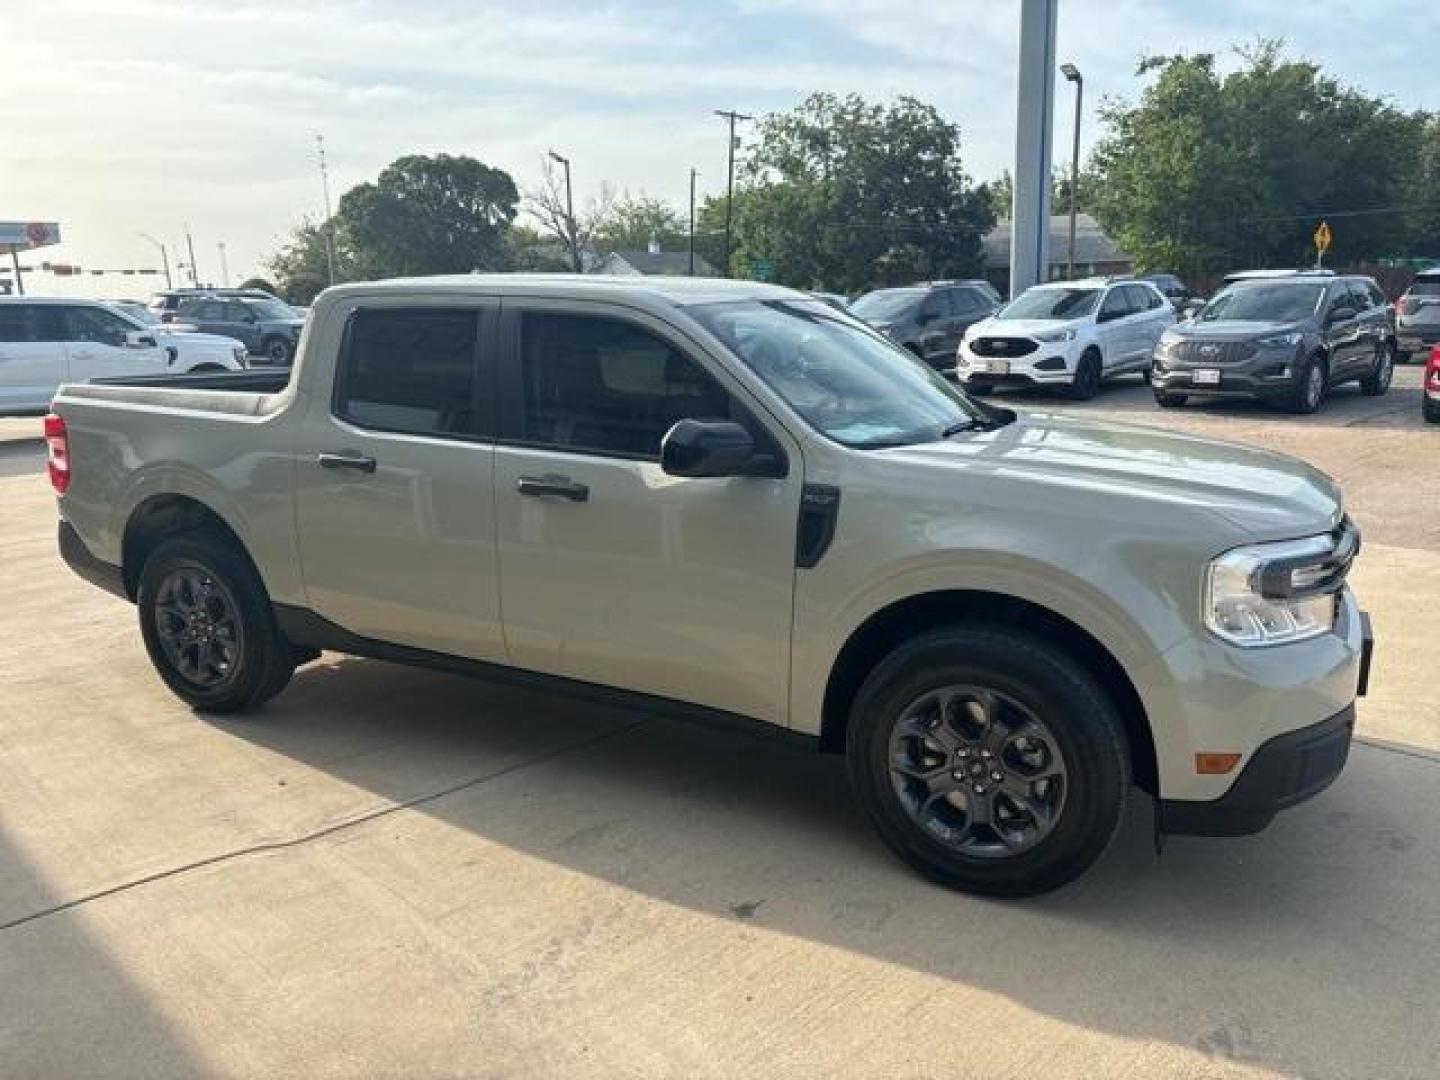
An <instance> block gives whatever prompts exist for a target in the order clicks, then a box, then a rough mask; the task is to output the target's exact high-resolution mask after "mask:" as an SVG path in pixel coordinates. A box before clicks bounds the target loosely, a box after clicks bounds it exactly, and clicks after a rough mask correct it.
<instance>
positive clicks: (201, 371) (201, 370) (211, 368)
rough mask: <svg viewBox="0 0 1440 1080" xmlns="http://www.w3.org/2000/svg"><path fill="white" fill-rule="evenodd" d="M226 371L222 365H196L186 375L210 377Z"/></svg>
mask: <svg viewBox="0 0 1440 1080" xmlns="http://www.w3.org/2000/svg"><path fill="white" fill-rule="evenodd" d="M224 370H226V369H225V367H224V366H223V365H221V364H196V365H195V366H194V367H192V368H191V369H190V370H189V371H187V372H186V373H185V374H186V375H210V374H213V373H214V372H217V371H224Z"/></svg>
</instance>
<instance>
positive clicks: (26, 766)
mask: <svg viewBox="0 0 1440 1080" xmlns="http://www.w3.org/2000/svg"><path fill="white" fill-rule="evenodd" d="M1418 385H1419V372H1418V369H1417V368H1414V367H1409V368H1403V369H1401V370H1400V371H1399V372H1397V376H1396V383H1395V388H1394V389H1393V390H1392V391H1391V392H1390V393H1389V394H1388V395H1385V396H1384V397H1380V398H1365V397H1362V396H1361V395H1360V394H1359V393H1358V392H1357V391H1356V390H1355V389H1354V388H1353V387H1347V388H1345V389H1343V390H1341V391H1339V392H1337V394H1336V395H1335V399H1334V400H1333V401H1331V402H1330V403H1329V404H1328V405H1327V406H1326V407H1325V408H1324V409H1322V411H1321V412H1320V413H1318V414H1316V415H1313V416H1308V417H1294V416H1286V415H1281V414H1278V413H1275V412H1273V411H1270V410H1267V409H1264V408H1262V407H1259V406H1254V405H1248V404H1233V405H1231V404H1226V405H1199V406H1192V407H1190V408H1187V409H1184V410H1181V411H1178V412H1166V413H1161V412H1160V410H1159V409H1157V408H1156V407H1155V405H1154V403H1153V400H1152V398H1151V395H1150V393H1149V391H1148V390H1147V389H1145V388H1144V387H1143V386H1140V385H1139V384H1138V383H1137V382H1135V381H1134V380H1126V381H1125V382H1123V383H1119V384H1116V385H1115V386H1113V387H1109V388H1107V389H1106V390H1105V392H1103V393H1102V394H1101V395H1100V396H1099V397H1098V398H1097V399H1095V400H1094V401H1091V402H1087V403H1085V404H1083V405H1077V404H1072V403H1068V402H1064V401H1061V400H1059V399H1051V398H1047V397H1043V396H1039V395H1007V396H1001V397H997V398H996V399H994V400H996V401H998V402H1001V403H1005V404H1011V403H1014V404H1019V405H1021V406H1022V407H1029V408H1051V407H1054V408H1058V409H1064V410H1075V411H1083V412H1085V413H1087V414H1091V413H1093V414H1099V415H1104V416H1107V417H1110V418H1116V419H1130V420H1136V421H1140V422H1146V423H1155V424H1162V425H1165V426H1172V427H1180V428H1184V429H1186V430H1193V431H1195V432H1197V433H1202V434H1206V435H1211V436H1218V437H1226V438H1234V439H1238V440H1241V441H1248V442H1253V443H1258V444H1262V445H1266V446H1269V447H1273V448H1277V449H1281V450H1285V451H1287V452H1290V453H1294V454H1297V455H1299V456H1302V457H1305V458H1307V459H1308V460H1310V461H1313V462H1314V463H1315V464H1317V465H1319V466H1320V467H1322V468H1324V469H1326V470H1327V471H1329V472H1330V473H1332V474H1333V475H1335V476H1336V477H1337V478H1339V479H1340V480H1341V482H1342V483H1343V484H1344V486H1345V488H1346V492H1347V500H1348V505H1349V508H1350V510H1351V513H1352V514H1353V516H1354V517H1355V518H1356V520H1357V521H1358V522H1359V524H1360V526H1361V527H1362V529H1363V530H1364V531H1365V536H1366V551H1365V553H1364V555H1363V556H1362V558H1361V560H1360V564H1359V567H1358V569H1357V571H1356V587H1357V590H1358V591H1359V592H1360V595H1361V598H1362V600H1363V602H1364V604H1365V606H1366V607H1367V608H1369V610H1370V611H1371V613H1372V615H1373V617H1374V621H1375V627H1376V634H1377V638H1378V654H1377V660H1376V667H1375V671H1374V675H1373V683H1372V693H1371V696H1370V697H1369V698H1368V699H1366V700H1365V701H1364V702H1363V703H1362V705H1361V707H1360V713H1359V716H1360V719H1359V724H1360V728H1359V730H1360V735H1361V740H1362V741H1361V742H1360V743H1359V744H1357V746H1356V747H1355V749H1354V751H1353V754H1352V758H1351V762H1350V765H1349V767H1348V768H1347V770H1346V772H1345V773H1344V774H1343V775H1342V777H1341V778H1340V780H1339V781H1338V782H1337V783H1336V785H1335V786H1334V787H1333V788H1332V789H1331V790H1330V791H1328V792H1327V793H1325V794H1324V795H1322V796H1320V797H1319V798H1317V799H1316V800H1314V801H1313V802H1311V803H1309V804H1306V805H1304V806H1302V807H1300V808H1298V809H1296V810H1293V811H1290V812H1287V813H1286V814H1284V815H1282V816H1281V817H1280V818H1279V819H1277V821H1276V823H1275V824H1274V825H1273V826H1272V827H1271V829H1270V830H1269V831H1267V832H1266V833H1264V834H1262V835H1260V836H1257V837H1253V838H1247V839H1242V840H1228V841H1225V840H1217V841H1206V840H1189V839H1186V840H1174V841H1171V842H1170V843H1169V844H1168V845H1167V847H1166V850H1165V852H1164V854H1163V855H1162V856H1160V857H1158V858H1157V857H1156V855H1155V854H1154V850H1153V844H1152V838H1151V835H1150V815H1149V808H1148V806H1147V805H1144V804H1143V802H1141V801H1139V800H1137V804H1136V806H1135V807H1134V809H1133V812H1132V814H1131V816H1130V820H1129V821H1128V823H1127V827H1126V829H1125V831H1124V833H1123V835H1122V837H1121V839H1120V841H1119V843H1118V844H1117V845H1116V847H1115V849H1114V850H1112V852H1111V853H1110V854H1109V855H1108V856H1107V857H1106V859H1105V860H1104V861H1103V862H1102V864H1101V865H1100V866H1099V867H1097V869H1096V871H1095V872H1093V873H1091V874H1090V875H1088V876H1087V877H1085V878H1084V879H1082V880H1081V881H1080V882H1078V883H1077V884H1076V885H1074V886H1071V887H1070V888H1068V889H1066V890H1064V891H1062V892H1060V893H1057V894H1054V895H1051V896H1048V897H1045V898H1043V899H1041V900H1039V901H1032V902H1027V903H1020V904H998V903H993V902H984V901H978V900H974V899H971V898H968V897H964V896H960V895H957V894H952V893H947V892H945V891H943V890H940V889H937V888H935V887H933V886H930V885H928V884H926V883H924V882H922V881H920V880H918V879H916V878H915V877H913V876H912V875H911V874H909V873H908V872H907V871H905V870H904V869H903V868H902V867H900V866H899V865H898V864H897V863H895V862H894V861H893V860H892V859H891V858H889V857H888V856H887V855H886V854H885V852H884V851H883V849H882V848H881V847H880V846H879V845H878V844H877V843H876V842H875V841H874V840H872V839H871V838H870V837H869V836H868V835H866V833H865V830H864V827H863V825H862V823H861V821H860V818H859V815H858V812H857V811H856V810H855V808H854V807H853V805H852V804H851V802H850V799H849V796H848V794H847V792H846V789H845V783H844V776H843V770H842V769H841V767H840V762H839V761H838V760H837V759H820V758H813V757H808V756H804V755H801V754H798V753H794V752H791V751H788V750H784V749H780V748H777V747H773V746H771V745H769V744H767V743H764V742H761V741H758V740H755V739H751V738H747V737H745V736H740V735H731V734H723V733H717V732H713V731H710V730H706V729H700V728H692V727H687V726H683V725H679V724H675V723H672V722H669V721H665V720H661V719H658V718H654V717H648V716H646V715H643V714H638V713H629V712H621V711H616V710H605V709H601V708H597V707H595V706H593V705H588V704H587V705H577V704H576V703H574V702H571V701H568V700H565V699H560V698H553V697H544V696H540V695H537V694H532V693H526V692H521V691H518V690H513V689H505V688H497V687H493V686H488V685H485V684H481V683H475V682H470V681H465V680H461V679H458V678H452V677H449V676H444V675H438V674H433V673H428V672H422V671H414V670H405V669H400V668H394V667H390V666H386V665H383V664H380V663H376V662H371V661H360V660H348V659H343V658H338V657H331V656H327V657H326V658H325V659H324V660H323V661H321V662H319V663H317V664H314V665H311V666H310V667H308V668H306V669H305V670H303V671H302V672H301V673H300V674H299V675H298V676H297V677H296V680H295V683H294V684H293V685H292V687H291V689H290V690H289V691H288V692H287V693H286V694H285V695H283V696H282V697H281V698H279V699H277V700H276V701H275V702H274V703H273V704H272V705H271V706H269V707H268V708H266V709H265V710H264V711H263V712H262V713H260V714H258V715H257V716H256V717H255V718H253V719H251V720H246V721H240V720H225V721H216V720H207V719H203V718H198V717H196V716H194V715H192V714H190V713H189V712H187V711H186V710H185V709H184V708H182V707H181V706H180V705H179V704H178V703H177V702H176V701H175V700H174V699H173V698H172V697H171V696H170V695H169V694H168V693H167V692H166V691H165V690H164V689H163V687H162V685H161V684H160V682H159V680H158V679H157V678H155V677H154V675H153V673H152V672H151V669H150V666H149V663H148V661H147V660H146V658H145V656H144V652H143V649H142V648H141V645H140V641H139V636H138V633H136V631H135V628H134V615H133V611H132V610H131V609H130V608H128V607H127V606H125V605H123V604H120V603H118V602H116V601H114V600H112V599H111V598H109V597H107V596H105V595H104V594H102V593H100V592H98V591H96V590H94V589H92V588H90V587H89V586H87V585H85V584H84V583H83V582H80V581H79V580H78V579H76V578H75V577H74V576H73V575H71V574H70V573H69V572H68V571H67V570H66V569H65V568H64V567H63V565H62V564H61V563H60V562H59V560H58V558H57V557H56V555H55V553H54V509H53V500H52V498H51V496H50V491H49V488H48V486H47V485H46V484H45V482H44V480H43V478H41V477H40V476H39V474H38V470H39V468H40V464H41V448H40V445H39V441H38V438H37V422H36V421H33V420H25V421H0V553H3V559H0V601H3V604H4V608H3V610H4V617H3V620H0V791H3V792H4V795H3V799H0V814H3V818H0V927H3V929H0V987H4V988H5V990H4V992H3V993H0V1047H3V1048H4V1050H3V1057H0V1061H4V1063H5V1064H4V1066H3V1068H0V1072H3V1073H6V1074H10V1073H13V1074H15V1075H21V1076H29V1075H86V1074H92V1075H94V1074H100V1073H106V1074H115V1073H128V1074H132V1075H138V1074H143V1075H147V1076H161V1075H182V1074H192V1073H194V1072H196V1071H208V1072H214V1073H226V1074H233V1075H245V1074H253V1073H259V1072H266V1073H279V1072H288V1073H292V1074H296V1075H313V1076H350V1075H359V1074H365V1075H399V1074H409V1073H421V1072H424V1073H439V1074H453V1075H509V1074H515V1073H522V1072H523V1073H526V1074H532V1075H534V1074H540V1075H548V1074H559V1073H562V1072H563V1073H565V1074H567V1075H597V1076H599V1075H604V1076H614V1075H645V1076H653V1075H677V1076H681V1075H684V1076H731V1075H746V1074H754V1075H768V1074H776V1073H780V1072H782V1071H783V1072H785V1073H786V1074H794V1075H811V1074H825V1075H867V1076H875V1075H884V1076H907V1075H914V1076H928V1075H937V1074H939V1073H942V1072H943V1073H946V1074H951V1075H960V1076H965V1075H975V1074H984V1075H1042V1074H1043V1075H1049V1076H1056V1075H1060V1076H1099V1075H1136V1076H1146V1075H1182V1076H1207V1077H1208V1076H1225V1075H1247V1074H1256V1075H1272V1074H1282V1075H1283V1074H1297V1073H1298V1074H1302V1075H1306V1076H1335V1077H1342V1076H1354V1075H1362V1074H1363V1075H1368V1076H1397V1077H1402V1076H1426V1075H1434V1074H1435V1073H1436V1072H1437V1070H1440V1033H1437V1032H1436V1031H1435V1030H1434V1025H1433V1023H1432V1022H1431V1021H1430V1019H1429V1016H1430V1013H1431V1012H1433V1008H1432V1003H1433V1001H1434V999H1435V997H1436V995H1437V992H1440V974H1437V973H1436V972H1435V971H1434V970H1433V964H1432V962H1431V961H1432V958H1433V957H1434V956H1435V955H1437V953H1440V929H1437V928H1440V785H1437V781H1440V695H1437V694H1436V692H1435V690H1434V680H1433V677H1432V676H1431V673H1430V666H1431V665H1430V664H1429V658H1430V656H1431V655H1432V653H1431V650H1430V649H1429V646H1430V644H1431V643H1432V642H1433V641H1435V640H1436V639H1437V637H1440V611H1437V609H1436V605H1435V598H1436V597H1440V568H1437V566H1436V552H1437V551H1440V477H1437V473H1436V470H1435V469H1434V466H1433V460H1434V448H1435V447H1436V446H1437V442H1436V440H1437V438H1440V429H1433V428H1432V429H1428V430H1427V429H1426V427H1425V425H1424V424H1423V423H1422V422H1421V420H1420V406H1419V395H1418V389H1417V388H1418Z"/></svg>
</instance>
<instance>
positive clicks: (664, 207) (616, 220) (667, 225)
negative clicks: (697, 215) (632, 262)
mask: <svg viewBox="0 0 1440 1080" xmlns="http://www.w3.org/2000/svg"><path fill="white" fill-rule="evenodd" d="M689 229H690V223H689V221H688V220H687V219H686V218H684V217H682V216H681V215H680V211H678V210H676V209H675V208H674V207H673V206H671V205H670V204H669V203H667V202H665V200H663V199H652V198H649V197H647V196H646V195H644V194H643V193H642V194H641V195H639V196H638V197H637V196H631V195H630V193H629V192H626V193H625V194H624V195H622V196H620V197H619V198H618V199H616V200H614V201H613V202H612V203H611V204H610V206H609V208H608V209H607V211H606V213H605V216H604V217H603V218H601V219H600V220H599V221H597V222H596V223H595V227H594V230H593V233H592V235H591V238H590V240H591V243H592V244H593V245H594V248H595V252H596V254H605V253H608V252H611V251H644V250H646V249H647V248H648V247H649V246H650V241H651V240H654V241H656V242H657V243H659V245H660V247H661V249H662V250H670V251H675V250H679V249H680V248H683V247H685V246H686V245H687V244H688V243H689Z"/></svg>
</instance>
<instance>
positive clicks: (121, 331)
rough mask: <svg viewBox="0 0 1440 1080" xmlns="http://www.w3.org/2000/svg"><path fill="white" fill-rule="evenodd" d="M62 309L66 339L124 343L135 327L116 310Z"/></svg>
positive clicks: (98, 342) (115, 343)
mask: <svg viewBox="0 0 1440 1080" xmlns="http://www.w3.org/2000/svg"><path fill="white" fill-rule="evenodd" d="M62 310H63V312H64V314H63V315H62V318H63V320H64V331H65V333H64V340H66V341H89V342H94V343H95V344H97V345H124V344H125V335H126V333H127V332H129V331H131V330H134V329H135V328H134V327H133V326H131V325H130V324H129V323H128V322H126V321H125V320H124V319H122V318H120V316H118V315H116V314H115V313H114V312H112V311H106V310H104V309H103V308H93V307H67V308H63V309H62Z"/></svg>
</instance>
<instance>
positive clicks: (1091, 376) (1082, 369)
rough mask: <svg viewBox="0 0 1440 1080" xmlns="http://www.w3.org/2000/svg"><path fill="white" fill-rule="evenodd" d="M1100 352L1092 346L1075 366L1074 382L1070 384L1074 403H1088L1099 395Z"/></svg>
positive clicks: (1100, 374)
mask: <svg viewBox="0 0 1440 1080" xmlns="http://www.w3.org/2000/svg"><path fill="white" fill-rule="evenodd" d="M1102 374H1103V372H1102V370H1101V366H1100V352H1099V350H1097V349H1096V348H1094V347H1093V346H1092V347H1091V348H1088V349H1086V350H1085V352H1084V353H1082V354H1081V356H1080V363H1079V364H1077V365H1076V366H1075V381H1074V382H1073V383H1071V384H1070V396H1071V397H1072V398H1074V399H1075V400H1076V401H1089V400H1090V399H1092V398H1093V397H1094V396H1095V395H1096V394H1098V393H1100V379H1101V376H1102Z"/></svg>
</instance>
